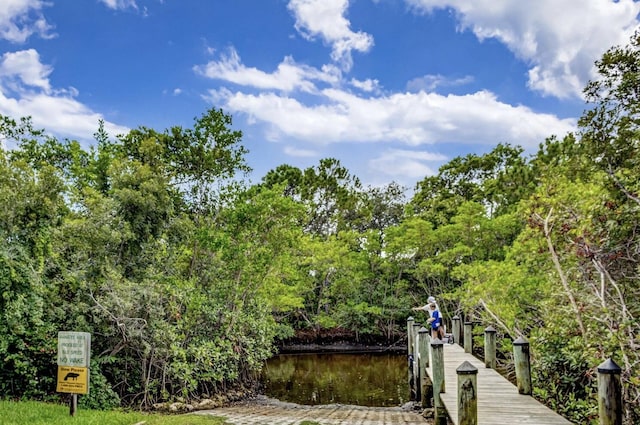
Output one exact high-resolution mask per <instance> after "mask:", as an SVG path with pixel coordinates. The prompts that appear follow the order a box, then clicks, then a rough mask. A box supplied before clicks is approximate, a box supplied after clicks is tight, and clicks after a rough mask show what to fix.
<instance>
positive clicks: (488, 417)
mask: <svg viewBox="0 0 640 425" xmlns="http://www.w3.org/2000/svg"><path fill="white" fill-rule="evenodd" d="M443 349H444V352H443V357H444V376H445V379H444V381H445V383H444V388H445V392H444V393H441V394H440V398H441V400H442V402H443V404H444V406H445V408H446V410H447V413H448V415H449V418H451V420H452V421H453V423H454V424H457V423H458V396H457V389H458V375H457V373H456V369H457V368H458V367H459V366H460V365H461V364H462V363H464V362H465V361H467V362H469V363H471V364H472V365H473V366H475V367H476V368H478V376H477V380H478V389H477V391H478V425H516V424H535V425H569V424H571V422H569V421H568V420H567V419H565V418H563V417H562V416H560V415H559V414H557V413H555V412H554V411H553V410H551V409H549V408H548V407H546V406H545V405H543V404H541V403H540V402H538V401H537V400H535V399H534V398H533V397H531V396H528V395H522V394H519V393H518V389H517V387H516V386H515V385H513V384H512V383H511V382H509V381H508V380H507V379H506V378H504V377H503V376H502V375H500V374H499V373H498V372H496V371H495V370H493V369H490V368H487V367H485V365H484V362H482V361H481V360H478V359H477V358H476V357H474V356H473V355H471V354H469V353H465V352H464V349H463V348H462V347H460V346H459V345H458V344H445V345H444V346H443ZM431 365H432V363H430V367H429V368H427V373H428V375H429V377H430V378H433V372H432V371H431Z"/></svg>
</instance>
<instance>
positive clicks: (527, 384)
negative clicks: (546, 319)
mask: <svg viewBox="0 0 640 425" xmlns="http://www.w3.org/2000/svg"><path fill="white" fill-rule="evenodd" d="M513 358H514V360H515V363H516V365H515V366H516V381H517V384H518V392H519V393H520V394H525V395H531V393H532V388H531V361H530V356H529V341H527V340H526V339H524V338H523V337H519V338H518V339H516V340H515V341H513Z"/></svg>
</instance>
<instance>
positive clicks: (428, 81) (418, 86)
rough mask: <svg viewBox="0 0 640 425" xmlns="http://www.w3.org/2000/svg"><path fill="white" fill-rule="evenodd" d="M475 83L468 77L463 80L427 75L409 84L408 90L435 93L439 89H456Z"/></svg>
mask: <svg viewBox="0 0 640 425" xmlns="http://www.w3.org/2000/svg"><path fill="white" fill-rule="evenodd" d="M471 82H473V77H472V76H470V75H468V76H466V77H462V78H455V79H451V78H447V77H445V76H443V75H425V76H423V77H419V78H414V79H413V80H410V81H409V82H408V83H407V90H410V91H420V90H424V91H434V90H436V89H437V88H438V87H455V86H461V85H464V84H468V83H471Z"/></svg>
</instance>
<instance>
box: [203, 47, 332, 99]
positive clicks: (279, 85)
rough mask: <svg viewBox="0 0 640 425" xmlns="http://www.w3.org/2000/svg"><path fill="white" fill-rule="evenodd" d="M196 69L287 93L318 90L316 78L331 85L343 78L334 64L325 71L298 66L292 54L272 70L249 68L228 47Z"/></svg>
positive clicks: (241, 83)
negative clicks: (227, 50)
mask: <svg viewBox="0 0 640 425" xmlns="http://www.w3.org/2000/svg"><path fill="white" fill-rule="evenodd" d="M193 69H194V71H195V72H196V73H198V74H200V75H203V76H205V77H208V78H212V79H218V80H224V81H227V82H230V83H233V84H238V85H242V86H247V87H253V88H257V89H263V90H264V89H267V90H282V91H284V92H291V91H294V90H300V91H304V92H313V91H316V88H315V85H314V83H313V82H312V81H313V80H315V81H319V82H324V83H329V84H336V83H338V82H339V81H340V71H339V70H338V69H336V68H335V67H332V66H325V67H323V69H322V70H318V69H316V68H313V67H310V66H305V65H298V64H296V63H295V61H294V60H293V59H292V58H291V57H286V58H284V60H283V61H282V62H281V63H280V64H279V65H278V67H277V69H276V70H275V71H274V72H272V73H268V72H265V71H261V70H259V69H257V68H249V67H246V66H245V65H244V64H242V63H241V60H240V56H239V55H238V53H237V52H236V51H235V49H229V53H228V54H226V55H224V54H223V55H221V57H220V60H218V61H211V62H209V63H207V64H206V65H198V66H195V67H194V68H193Z"/></svg>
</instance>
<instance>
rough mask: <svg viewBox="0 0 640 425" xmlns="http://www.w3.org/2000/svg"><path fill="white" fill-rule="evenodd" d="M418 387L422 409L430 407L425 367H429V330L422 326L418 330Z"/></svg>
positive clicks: (418, 398)
mask: <svg viewBox="0 0 640 425" xmlns="http://www.w3.org/2000/svg"><path fill="white" fill-rule="evenodd" d="M418 362H419V364H418V377H419V378H418V381H419V382H418V385H417V394H416V395H417V397H416V399H417V400H418V401H420V404H421V405H422V407H430V406H429V404H430V402H431V400H430V399H431V392H432V391H429V385H428V381H429V377H428V376H427V367H429V330H428V329H427V328H425V327H424V326H423V327H421V328H420V330H418Z"/></svg>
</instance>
